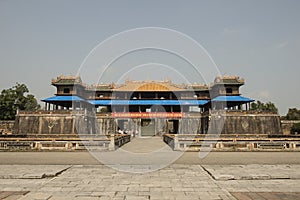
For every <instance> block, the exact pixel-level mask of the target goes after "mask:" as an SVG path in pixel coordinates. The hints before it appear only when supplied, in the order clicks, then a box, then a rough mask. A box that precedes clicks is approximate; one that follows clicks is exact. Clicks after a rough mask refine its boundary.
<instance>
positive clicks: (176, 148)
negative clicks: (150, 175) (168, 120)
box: [174, 134, 180, 151]
mask: <svg viewBox="0 0 300 200" xmlns="http://www.w3.org/2000/svg"><path fill="white" fill-rule="evenodd" d="M174 150H175V151H179V150H180V148H179V140H178V135H177V134H174Z"/></svg>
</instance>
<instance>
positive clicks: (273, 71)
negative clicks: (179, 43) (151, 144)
mask: <svg viewBox="0 0 300 200" xmlns="http://www.w3.org/2000/svg"><path fill="white" fill-rule="evenodd" d="M299 10H300V1H298V0H295V1H291V0H287V1H283V0H282V1H275V0H270V1H266V0H262V1H261V0H257V1H254V0H253V1H245V0H240V1H229V0H228V1H225V0H224V1H84V0H82V1H76V0H73V1H69V0H48V1H46V0H44V1H39V0H36V1H32V0H26V1H23V0H19V1H17V0H1V1H0V67H1V75H0V89H1V90H2V89H4V88H8V87H11V86H12V85H14V84H15V82H21V83H25V84H26V85H27V86H28V87H29V89H30V91H31V93H33V94H34V95H35V96H36V97H37V98H38V99H42V98H46V97H50V96H52V95H53V93H54V92H55V90H54V87H52V86H50V82H51V79H52V78H55V77H57V76H58V75H60V74H64V75H68V74H76V73H77V72H78V69H79V66H80V65H81V63H82V62H83V59H84V58H85V57H86V56H87V54H88V53H89V52H90V51H91V50H92V49H93V48H94V47H95V46H96V45H97V44H99V43H100V42H101V41H103V40H105V39H106V38H108V37H110V36H111V35H113V34H117V33H119V32H121V31H125V30H128V29H133V28H138V27H163V28H170V29H174V30H177V31H180V32H182V33H184V34H187V35H189V36H190V37H192V38H193V39H195V40H196V41H197V42H199V43H200V44H202V45H203V46H204V47H205V49H206V50H207V51H208V52H209V54H210V55H211V57H212V58H213V60H214V61H215V63H216V64H217V66H218V68H219V70H220V72H221V74H227V75H239V76H240V77H242V78H245V80H246V85H245V86H243V88H242V90H241V91H242V94H243V96H246V97H250V98H253V99H256V100H261V101H264V102H265V101H272V102H274V103H275V104H276V105H277V106H278V107H279V109H280V113H281V114H286V112H287V109H288V108H289V107H297V108H300V93H299V87H298V86H299V82H300V79H299V75H300V59H299V58H300V23H299V22H300V12H299ZM149 55H151V54H149ZM147 61H149V62H150V61H151V59H150V60H147ZM156 61H157V60H156ZM116 64H117V63H116ZM137 73H138V72H137ZM187 73H188V72H187ZM142 75H145V79H151V78H153V77H152V76H150V75H149V74H148V75H147V76H146V74H142ZM169 76H172V75H170V74H168V73H165V74H164V73H162V74H161V75H160V76H158V77H159V78H169V79H172V77H169ZM106 78H107V77H106ZM129 78H132V77H129ZM108 79H109V78H108ZM84 81H85V82H88V81H87V80H84ZM209 81H213V80H209ZM199 82H201V81H199Z"/></svg>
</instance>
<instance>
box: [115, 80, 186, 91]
mask: <svg viewBox="0 0 300 200" xmlns="http://www.w3.org/2000/svg"><path fill="white" fill-rule="evenodd" d="M114 90H115V91H143V92H146V91H149V92H150V91H182V90H185V88H181V87H179V86H178V85H175V84H173V83H172V82H170V81H126V83H125V84H122V85H117V86H116V88H115V89H114Z"/></svg>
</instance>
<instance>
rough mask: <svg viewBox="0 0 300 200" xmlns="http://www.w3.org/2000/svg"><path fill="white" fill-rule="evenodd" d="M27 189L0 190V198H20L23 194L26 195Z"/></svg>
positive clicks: (12, 199)
mask: <svg viewBox="0 0 300 200" xmlns="http://www.w3.org/2000/svg"><path fill="white" fill-rule="evenodd" d="M27 193H28V191H0V199H1V200H2V199H7V200H8V199H10V200H14V199H20V198H21V197H23V196H24V195H26V194H27Z"/></svg>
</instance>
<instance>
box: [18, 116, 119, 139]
mask: <svg viewBox="0 0 300 200" xmlns="http://www.w3.org/2000/svg"><path fill="white" fill-rule="evenodd" d="M14 124H15V125H14V128H13V133H14V134H19V135H24V134H25V135H26V134H77V133H79V134H111V133H114V131H115V130H116V129H117V126H116V124H115V122H114V119H112V118H111V117H110V116H105V115H99V116H95V115H92V114H86V113H78V112H77V113H72V112H71V111H55V112H51V111H39V112H32V113H31V112H20V113H19V114H18V115H17V116H16V120H15V123H14Z"/></svg>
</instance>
